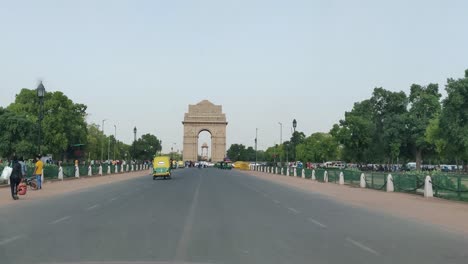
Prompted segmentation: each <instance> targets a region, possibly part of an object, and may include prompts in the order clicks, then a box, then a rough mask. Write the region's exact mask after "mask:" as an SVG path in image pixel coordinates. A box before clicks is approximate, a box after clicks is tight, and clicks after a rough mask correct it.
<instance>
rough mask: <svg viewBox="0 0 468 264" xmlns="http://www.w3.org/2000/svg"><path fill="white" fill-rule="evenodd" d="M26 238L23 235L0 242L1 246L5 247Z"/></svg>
mask: <svg viewBox="0 0 468 264" xmlns="http://www.w3.org/2000/svg"><path fill="white" fill-rule="evenodd" d="M22 237H24V236H23V235H19V236H14V237H10V238H6V239H3V240H0V246H4V245H6V244H8V243H10V242H13V241H15V240H18V239H20V238H22Z"/></svg>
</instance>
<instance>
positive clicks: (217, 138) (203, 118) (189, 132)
mask: <svg viewBox="0 0 468 264" xmlns="http://www.w3.org/2000/svg"><path fill="white" fill-rule="evenodd" d="M182 124H183V125H184V149H183V160H184V161H197V160H198V136H199V134H200V132H202V131H207V132H209V133H210V134H211V161H212V162H218V161H223V160H224V157H225V155H226V126H227V124H228V123H227V121H226V115H225V114H224V113H223V110H222V106H221V105H215V104H213V103H212V102H210V101H208V100H203V101H201V102H199V103H198V104H195V105H189V108H188V113H185V116H184V121H182Z"/></svg>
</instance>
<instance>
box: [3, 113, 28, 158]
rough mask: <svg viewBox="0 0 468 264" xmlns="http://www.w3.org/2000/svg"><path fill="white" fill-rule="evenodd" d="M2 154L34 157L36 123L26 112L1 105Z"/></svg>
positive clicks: (4, 155) (5, 155)
mask: <svg viewBox="0 0 468 264" xmlns="http://www.w3.org/2000/svg"><path fill="white" fill-rule="evenodd" d="M0 131H1V133H0V156H2V157H7V158H9V157H10V156H12V155H13V154H16V155H17V156H22V157H24V158H32V157H34V154H35V152H36V151H37V149H36V148H35V146H34V132H35V128H34V123H33V122H32V121H31V120H30V119H28V118H27V117H26V116H25V115H24V114H16V113H14V112H12V111H9V110H7V109H4V108H2V107H0Z"/></svg>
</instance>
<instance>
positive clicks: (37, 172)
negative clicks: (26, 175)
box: [33, 155, 44, 190]
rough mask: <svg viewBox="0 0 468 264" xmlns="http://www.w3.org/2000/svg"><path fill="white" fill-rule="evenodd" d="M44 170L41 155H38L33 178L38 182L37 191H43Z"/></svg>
mask: <svg viewBox="0 0 468 264" xmlns="http://www.w3.org/2000/svg"><path fill="white" fill-rule="evenodd" d="M43 169H44V163H43V162H42V160H41V155H38V156H37V157H36V166H35V168H34V173H33V176H35V177H36V182H37V189H38V190H39V189H42V181H41V176H42V170H43Z"/></svg>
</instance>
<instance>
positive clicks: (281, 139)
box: [278, 122, 283, 164]
mask: <svg viewBox="0 0 468 264" xmlns="http://www.w3.org/2000/svg"><path fill="white" fill-rule="evenodd" d="M278 124H279V125H280V146H281V147H282V148H283V123H281V122H278ZM279 156H280V164H281V162H282V159H281V154H280V155H279Z"/></svg>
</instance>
